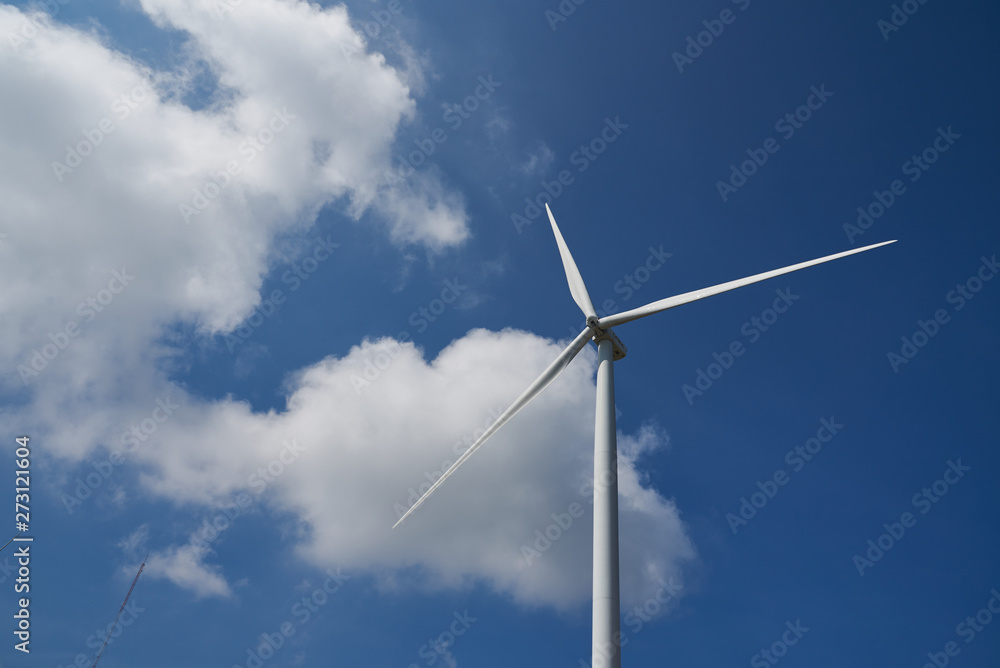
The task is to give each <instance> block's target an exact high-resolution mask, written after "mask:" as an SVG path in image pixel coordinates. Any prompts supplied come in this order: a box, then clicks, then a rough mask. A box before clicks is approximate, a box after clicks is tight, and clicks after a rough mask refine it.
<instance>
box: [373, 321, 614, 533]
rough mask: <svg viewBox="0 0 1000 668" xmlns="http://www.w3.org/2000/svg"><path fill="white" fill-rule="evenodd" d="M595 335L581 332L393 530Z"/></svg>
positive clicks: (394, 525) (551, 379)
mask: <svg viewBox="0 0 1000 668" xmlns="http://www.w3.org/2000/svg"><path fill="white" fill-rule="evenodd" d="M593 335H594V333H593V332H592V331H591V330H590V328H587V329H585V330H583V331H582V332H580V335H579V336H577V337H576V338H575V339H574V340H573V342H572V343H571V344H569V345H568V346H567V347H566V349H565V350H563V351H562V352H561V353H559V357H557V358H556V359H555V360H554V361H553V362H552V364H550V365H549V367H548V368H547V369H546V370H545V371H543V372H542V375H540V376H539V377H538V378H536V379H535V382H533V383H532V384H531V385H529V386H528V389H526V390H525V391H524V392H522V393H521V396H519V397H518V398H517V400H516V401H514V403H513V404H511V405H510V408H508V409H507V410H505V411H504V412H503V414H501V415H500V417H498V418H497V419H496V422H494V423H493V424H491V425H490V428H489V429H487V430H486V432H485V433H484V434H483V435H482V436H480V437H479V439H478V440H477V441H476V442H475V443H473V444H472V445H471V446H470V447H469V449H468V450H466V451H465V452H464V453H462V456H461V457H459V458H458V461H456V462H455V463H454V464H452V465H451V468H449V469H448V470H447V471H445V472H444V475H442V476H441V477H440V478H438V479H437V481H436V482H435V483H434V484H433V485H431V488H430V489H429V490H427V491H426V492H425V493H424V495H423V496H421V497H420V498H419V499H417V502H416V503H414V504H413V505H412V506H410V509H409V510H407V511H406V514H404V515H403V516H402V517H400V518H399V520H398V521H397V522H396V523H395V524H393V525H392V528H393V529H395V528H396V527H397V526H399V525H400V524H402V522H403V520H405V519H406V518H407V517H409V516H410V513H412V512H413V511H414V510H416V509H417V508H418V507H419V506H420V504H421V503H423V502H424V501H425V500H426V499H427V497H429V496H430V495H431V494H433V493H434V490H436V489H437V488H438V487H440V486H441V484H442V483H443V482H444V481H445V480H447V479H448V477H449V476H451V474H452V473H454V472H455V470H456V469H457V468H458V467H459V466H461V465H462V464H463V463H464V462H465V460H466V459H468V458H469V457H471V456H472V453H474V452H475V451H476V450H478V449H479V448H480V447H481V446H482V445H483V443H485V442H486V439H488V438H489V437H490V436H492V435H493V434H495V433H496V432H497V430H499V429H500V427H502V426H504V424H506V423H507V421H508V420H510V419H511V418H512V417H514V416H515V415H517V413H518V411H520V410H521V409H522V408H524V407H525V406H527V405H528V403H529V402H530V401H531V400H532V399H534V398H535V397H537V396H538V395H539V394H541V393H542V390H544V389H545V388H546V387H548V385H549V383H551V382H552V381H553V380H555V379H556V376H558V375H559V374H560V373H562V372H563V369H565V368H566V367H567V366H568V365H569V363H570V362H571V361H573V358H574V357H576V356H577V354H578V353H579V352H580V351H581V350H583V348H584V346H586V345H587V341H589V340H590V339H591V337H592V336H593Z"/></svg>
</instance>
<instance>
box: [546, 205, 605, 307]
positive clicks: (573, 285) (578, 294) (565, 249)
mask: <svg viewBox="0 0 1000 668" xmlns="http://www.w3.org/2000/svg"><path fill="white" fill-rule="evenodd" d="M545 212H546V213H547V214H549V222H550V223H552V233H553V234H555V235H556V245H558V246H559V255H560V256H561V257H562V262H563V269H565V270H566V282H567V283H569V291H570V294H572V295H573V301H575V302H576V305H577V306H579V307H580V310H581V311H583V317H585V318H592V317H597V311H595V310H594V305H593V304H592V303H591V301H590V294H589V293H588V292H587V286H586V285H584V284H583V276H581V275H580V270H579V269H577V267H576V262H574V261H573V255H572V254H571V253H570V252H569V246H567V245H566V240H565V239H563V235H562V232H560V231H559V226H558V225H556V219H555V217H554V216H553V215H552V210H551V209H549V205H548V202H546V203H545Z"/></svg>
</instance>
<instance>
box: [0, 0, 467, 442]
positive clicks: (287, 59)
mask: <svg viewBox="0 0 1000 668" xmlns="http://www.w3.org/2000/svg"><path fill="white" fill-rule="evenodd" d="M215 4H216V3H211V2H193V1H189V2H173V1H171V2H166V1H162V2H161V1H158V0H147V1H145V2H142V3H141V8H142V9H143V10H145V11H146V12H147V13H148V14H149V16H151V17H152V19H153V20H154V21H155V22H156V23H157V24H158V25H159V26H161V27H162V29H164V30H167V29H169V30H179V31H182V34H184V35H185V36H186V38H187V43H186V48H185V49H184V51H183V53H184V54H185V57H186V58H188V59H189V61H190V63H191V64H192V66H194V65H197V66H198V67H201V68H204V69H207V71H208V72H210V73H211V74H212V75H214V77H215V78H216V79H217V81H218V87H217V91H216V94H215V95H214V96H213V97H212V99H211V100H210V101H209V103H208V104H207V105H205V106H202V107H199V108H197V109H193V108H192V107H191V106H188V105H187V104H185V103H184V102H183V100H185V99H187V97H189V95H188V94H189V92H190V91H189V89H190V87H191V86H192V85H193V84H192V81H191V79H190V77H187V76H185V74H184V73H183V72H180V73H179V72H177V71H158V70H154V69H150V68H149V67H146V66H144V65H142V64H140V63H138V62H136V61H135V60H134V59H132V58H130V57H128V56H127V55H124V54H122V53H121V52H119V51H116V50H115V49H113V48H111V47H110V46H108V45H107V44H106V43H105V42H104V41H103V40H102V38H101V37H100V35H98V34H94V33H87V32H81V31H80V30H77V29H74V28H70V27H67V26H65V25H61V24H59V23H57V22H53V21H52V20H51V19H50V18H48V17H47V16H46V15H45V14H43V13H40V12H27V13H26V12H24V11H22V10H19V9H17V8H15V7H12V6H8V5H0V36H3V37H4V38H5V39H4V41H5V43H4V44H3V48H0V87H2V89H3V91H4V99H5V100H7V101H8V103H5V104H3V105H0V156H2V158H0V197H2V198H3V201H4V210H3V212H2V213H0V232H2V233H4V234H6V235H7V236H6V238H5V239H4V240H3V243H0V282H2V283H3V285H4V286H5V289H4V291H3V294H2V295H0V312H2V313H3V316H4V325H5V335H4V337H3V338H2V339H0V363H2V365H3V368H5V369H8V370H10V371H11V373H7V374H4V376H3V381H2V389H6V390H7V391H8V392H10V393H12V394H13V393H17V394H19V395H21V394H23V392H24V390H25V388H28V390H29V391H30V392H31V393H33V394H34V396H35V398H36V401H35V404H36V405H37V406H38V407H39V412H38V414H37V417H38V423H39V424H58V423H59V422H60V420H57V419H56V417H57V416H60V415H61V416H65V415H67V414H70V415H72V416H73V417H74V420H73V421H74V422H75V423H76V424H77V426H76V428H74V430H73V431H74V432H75V434H70V433H66V434H65V437H62V436H60V434H59V433H57V434H56V436H57V437H56V438H55V439H54V441H53V445H54V447H55V448H56V449H57V450H59V451H61V452H73V453H75V454H77V455H79V454H81V453H82V451H85V450H86V449H87V447H88V444H89V443H92V442H93V441H94V440H95V439H96V438H98V437H99V436H100V435H101V434H102V433H104V432H106V431H107V430H109V429H114V428H115V426H116V425H115V424H114V422H115V420H114V418H112V417H110V416H107V415H104V414H101V413H100V412H97V413H94V412H93V411H92V410H91V408H92V406H89V405H83V406H81V404H80V402H81V401H83V402H85V403H86V404H90V403H93V401H92V400H93V399H95V398H97V397H103V398H104V399H106V400H111V399H113V398H115V395H116V393H118V392H119V388H122V387H125V386H129V385H132V384H135V380H136V375H137V374H138V375H140V376H141V375H150V374H151V371H152V369H153V360H154V358H155V357H157V356H160V357H162V355H163V352H164V351H162V350H157V349H154V348H153V346H152V343H151V342H153V341H157V340H159V337H160V335H161V333H162V327H163V325H164V324H165V323H172V322H178V321H181V322H189V323H194V324H195V325H196V326H197V328H198V329H199V330H200V331H201V332H203V333H209V334H210V333H217V332H226V331H229V330H231V329H232V328H233V327H235V326H236V325H237V324H238V323H240V322H241V321H242V320H243V319H244V318H245V317H246V316H247V315H248V314H249V313H250V312H251V311H252V309H253V308H254V307H255V305H256V304H257V303H258V302H259V300H260V296H259V288H260V286H261V283H262V281H263V277H264V276H265V275H266V274H267V271H268V266H269V261H270V260H271V259H272V256H271V255H270V254H269V251H270V249H271V248H272V245H273V241H274V240H275V238H276V237H278V236H279V235H282V234H292V233H296V232H299V231H301V230H303V229H305V228H307V227H308V226H309V225H311V224H312V223H313V222H314V220H315V217H316V215H317V213H318V211H319V210H320V209H321V208H322V207H323V206H334V207H337V208H338V209H339V210H340V211H341V212H343V213H345V214H347V215H349V216H353V217H357V218H360V217H361V216H362V215H364V214H365V213H366V212H372V214H371V216H370V218H371V219H373V220H376V221H380V224H382V225H383V226H385V229H386V230H387V231H388V233H389V234H390V236H391V237H392V238H393V239H394V240H396V241H397V242H399V243H401V244H406V243H416V244H423V245H425V246H426V247H427V248H429V249H431V250H432V251H435V250H441V249H444V248H447V247H450V246H454V245H455V244H458V243H460V242H461V241H462V240H464V239H465V238H466V236H467V234H468V229H467V223H466V215H465V210H464V202H463V200H462V198H461V196H460V195H459V194H458V193H455V192H453V191H451V190H449V189H448V188H447V187H446V186H445V185H443V184H442V183H441V181H440V179H439V177H438V176H437V175H436V174H435V173H433V172H429V171H428V172H425V173H422V174H420V175H417V176H415V177H414V178H411V179H409V180H407V181H406V182H405V183H402V184H397V185H395V186H393V187H389V186H388V185H387V181H386V179H385V174H386V173H387V172H388V170H389V168H390V166H391V165H390V146H391V143H392V141H393V137H394V136H395V133H396V131H397V130H398V128H399V127H400V125H401V124H402V123H405V122H407V121H408V120H409V119H410V118H411V117H412V115H413V113H414V108H415V102H414V100H413V98H412V96H411V95H410V90H409V88H408V87H407V84H406V80H407V79H408V78H412V76H409V77H407V76H404V75H402V74H401V73H400V72H398V71H397V70H395V69H394V68H392V67H390V66H388V65H387V64H386V61H385V59H384V58H383V57H382V56H381V55H380V54H378V53H373V52H372V53H366V52H364V51H360V52H355V53H353V54H352V55H351V56H350V57H347V56H345V54H344V52H343V50H342V45H343V44H344V43H351V44H353V43H356V42H357V41H358V40H359V37H358V34H357V32H356V30H355V29H354V28H352V24H351V21H350V18H349V16H348V15H347V12H346V9H345V8H344V7H343V6H337V7H330V8H327V9H322V8H320V7H319V6H317V5H311V4H307V3H304V2H298V1H292V0H258V1H256V2H244V3H240V4H239V5H238V7H237V8H236V9H234V11H231V12H225V13H219V12H218V11H216V8H215ZM290 73H294V76H291V75H290ZM13 101H16V103H13ZM67 340H72V345H66V343H67ZM126 394H127V395H128V396H130V397H134V398H135V399H136V400H137V401H136V402H135V403H136V410H139V406H140V405H142V404H146V405H148V404H149V402H150V401H151V400H152V399H153V398H154V397H155V393H153V394H149V393H143V392H134V391H132V392H127V393H126ZM43 407H44V408H43ZM74 408H75V410H74ZM76 418H79V419H78V420H77V419H76ZM63 422H65V420H63ZM57 432H58V430H57Z"/></svg>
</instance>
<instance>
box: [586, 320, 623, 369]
mask: <svg viewBox="0 0 1000 668" xmlns="http://www.w3.org/2000/svg"><path fill="white" fill-rule="evenodd" d="M587 326H588V327H590V331H592V332H593V333H594V343H600V342H601V341H603V340H604V339H607V340H608V341H610V342H611V347H612V349H613V350H614V358H613V359H614V361H615V362H617V361H618V360H620V359H624V358H625V355H627V354H628V348H626V347H625V344H624V343H622V340H621V339H619V338H618V335H617V334H615V333H614V332H612V331H611V328H608V329H605V330H602V329H601V328H600V327H598V326H597V318H594V322H593V323H591V322H590V318H587Z"/></svg>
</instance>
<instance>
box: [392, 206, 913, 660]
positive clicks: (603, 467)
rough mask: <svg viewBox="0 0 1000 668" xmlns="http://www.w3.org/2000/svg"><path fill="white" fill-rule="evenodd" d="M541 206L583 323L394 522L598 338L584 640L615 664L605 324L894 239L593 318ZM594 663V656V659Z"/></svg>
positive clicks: (611, 421) (612, 350)
mask: <svg viewBox="0 0 1000 668" xmlns="http://www.w3.org/2000/svg"><path fill="white" fill-rule="evenodd" d="M545 212H546V213H547V214H548V216H549V222H550V223H551V224H552V233H553V234H554V235H555V237H556V244H557V245H558V246H559V255H560V256H561V257H562V263H563V268H564V269H565V270H566V281H567V282H568V283H569V291H570V294H572V295H573V300H574V301H575V302H576V304H577V306H579V307H580V310H581V311H583V315H584V317H585V318H586V319H587V326H586V327H585V328H584V330H583V331H582V332H580V334H579V335H578V336H577V337H576V338H575V339H574V340H573V342H572V343H570V344H569V345H568V346H567V347H566V349H565V350H563V351H562V352H561V353H559V356H558V357H556V359H555V360H554V361H553V362H552V363H551V364H550V365H549V367H548V368H547V369H545V371H543V372H542V375H540V376H539V377H538V378H536V379H535V381H534V382H533V383H532V384H531V385H529V386H528V389H526V390H525V391H524V392H523V393H522V394H521V396H519V397H518V398H517V399H516V400H515V401H514V403H513V404H511V406H510V408H508V409H507V410H506V411H504V412H503V413H502V414H501V415H500V417H498V418H497V419H496V421H495V422H494V423H493V424H492V425H490V427H489V429H487V430H486V431H485V432H484V433H483V435H482V436H480V437H479V439H478V440H476V442H475V443H473V444H472V445H471V446H470V447H469V449H468V450H466V451H465V452H464V453H463V454H462V456H461V457H459V458H458V460H457V461H456V462H455V463H454V464H452V465H451V468H449V469H448V470H447V471H445V472H444V475H442V476H441V477H440V478H438V480H437V481H436V482H435V483H434V484H433V485H431V487H430V489H428V490H427V491H426V492H425V493H424V495H423V496H421V497H420V498H419V499H418V500H417V502H416V503H414V504H413V505H412V506H411V507H410V509H409V510H407V511H406V513H405V514H404V515H403V516H402V517H400V518H399V520H398V521H397V522H396V524H394V525H393V528H394V529H395V528H396V527H397V526H399V525H400V524H401V523H402V522H403V520H405V519H406V518H407V517H409V516H410V514H411V513H412V512H413V511H414V510H416V509H417V507H419V506H420V504H422V503H423V502H424V501H425V500H426V499H427V497H429V496H430V495H431V494H433V493H434V490H436V489H437V488H438V487H440V486H441V484H442V483H444V481H445V480H447V479H448V478H449V477H450V476H451V474H453V473H454V472H455V470H456V469H458V467H459V466H461V465H462V464H463V463H465V460H467V459H468V458H469V457H471V456H472V454H473V453H474V452H475V451H476V450H478V449H479V448H480V447H482V445H483V443H485V442H486V440H487V439H489V437H490V436H492V435H493V434H495V433H496V432H497V430H499V429H500V427H502V426H503V425H504V424H505V423H506V422H507V421H508V420H510V419H511V418H512V417H514V415H516V414H517V413H518V411H520V410H521V409H522V408H524V407H525V406H527V405H528V403H529V402H530V401H531V400H532V399H534V398H535V397H537V396H538V395H539V394H540V393H541V392H542V390H544V389H545V388H546V387H547V386H548V385H549V383H551V382H552V381H553V380H555V378H556V376H558V375H559V374H560V373H562V371H563V369H565V368H566V366H567V365H569V363H570V362H571V361H572V360H573V358H574V357H576V356H577V354H578V353H579V352H580V351H581V350H583V348H584V347H585V346H586V345H587V341H589V340H591V339H593V340H594V342H595V343H596V344H597V411H596V418H595V420H594V590H593V605H594V610H593V642H592V645H591V666H592V667H593V668H598V666H607V667H609V668H620V666H621V652H620V647H619V643H620V639H621V635H620V633H619V631H620V604H619V590H618V585H619V582H618V442H617V438H616V434H615V380H614V367H613V363H614V362H615V361H616V360H620V359H622V358H623V357H625V354H626V352H627V351H626V348H625V345H624V344H623V343H622V342H621V340H620V339H619V338H618V336H617V335H615V333H614V332H613V331H611V328H612V327H615V326H617V325H623V324H625V323H626V322H631V321H633V320H638V319H639V318H645V317H646V316H647V315H653V314H654V313H659V312H660V311H666V310H667V309H671V308H674V307H675V306H680V305H682V304H687V303H689V302H693V301H697V300H699V299H704V298H705V297H711V296H712V295H717V294H719V293H720V292H726V291H728V290H735V289H736V288H741V287H743V286H744V285H750V284H751V283H757V282H758V281H763V280H766V279H768V278H773V277H775V276H781V275H782V274H787V273H789V272H793V271H798V270H799V269H805V268H806V267H811V266H813V265H816V264H822V263H823V262H829V261H830V260H837V259H839V258H842V257H847V256H848V255H854V254H855V253H862V252H864V251H866V250H871V249H872V248H878V247H879V246H885V245H886V244H891V243H894V242H895V241H896V240H895V239H893V240H892V241H883V242H882V243H878V244H872V245H871V246H865V247H863V248H855V249H853V250H849V251H844V252H843V253H836V254H834V255H827V256H826V257H821V258H817V259H815V260H809V261H808V262H800V263H798V264H793V265H791V266H788V267H783V268H781V269H774V270H773V271H766V272H764V273H762V274H754V275H753V276H747V277H746V278H740V279H737V280H735V281H729V282H728V283H720V284H719V285H714V286H712V287H710V288H702V289H701V290H694V291H693V292H685V293H684V294H680V295H676V296H674V297H668V298H666V299H660V300H659V301H655V302H652V303H649V304H646V305H645V306H640V307H639V308H634V309H632V310H630V311H625V312H623V313H616V314H615V315H609V316H605V317H603V318H598V317H597V312H596V311H595V310H594V305H593V304H592V303H591V301H590V294H589V293H588V292H587V287H586V286H585V285H584V283H583V277H582V276H581V275H580V270H579V269H577V266H576V262H574V261H573V255H572V254H571V253H570V252H569V247H568V246H567V245H566V241H565V240H564V239H563V236H562V233H561V232H560V231H559V226H558V225H556V219H555V218H554V217H553V216H552V211H551V210H550V209H549V205H548V204H546V205H545ZM599 662H600V663H599Z"/></svg>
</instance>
